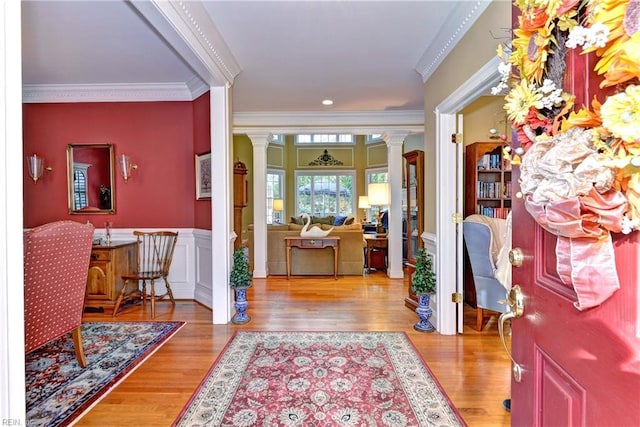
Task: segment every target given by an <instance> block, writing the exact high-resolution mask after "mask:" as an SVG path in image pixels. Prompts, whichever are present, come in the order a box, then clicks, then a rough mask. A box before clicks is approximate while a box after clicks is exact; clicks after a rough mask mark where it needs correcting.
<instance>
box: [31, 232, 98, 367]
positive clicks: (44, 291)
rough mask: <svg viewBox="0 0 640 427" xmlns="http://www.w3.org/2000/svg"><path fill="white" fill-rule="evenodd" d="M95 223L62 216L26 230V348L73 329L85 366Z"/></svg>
mask: <svg viewBox="0 0 640 427" xmlns="http://www.w3.org/2000/svg"><path fill="white" fill-rule="evenodd" d="M92 242H93V226H91V225H86V224H81V223H79V222H75V221H57V222H52V223H49V224H44V225H41V226H39V227H36V228H33V229H31V230H29V231H27V232H25V235H24V323H25V352H27V353H28V352H30V351H32V350H35V349H37V348H39V347H41V346H43V345H44V344H46V343H48V342H49V341H51V340H53V339H55V338H58V337H60V336H62V335H64V334H66V333H68V332H70V331H73V345H74V348H75V353H76V357H77V359H78V363H79V364H80V366H82V367H85V366H87V361H86V359H85V357H84V352H83V348H82V332H81V326H82V311H83V307H84V294H85V291H86V288H87V272H88V271H89V260H90V258H91V245H92Z"/></svg>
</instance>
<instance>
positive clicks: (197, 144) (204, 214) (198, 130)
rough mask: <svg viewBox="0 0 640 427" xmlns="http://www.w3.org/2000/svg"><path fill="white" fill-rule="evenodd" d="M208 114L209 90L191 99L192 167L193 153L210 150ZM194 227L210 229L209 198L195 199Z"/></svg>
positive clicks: (209, 113) (209, 110)
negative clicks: (193, 150) (193, 99)
mask: <svg viewBox="0 0 640 427" xmlns="http://www.w3.org/2000/svg"><path fill="white" fill-rule="evenodd" d="M210 116H211V104H210V96H209V92H207V93H205V94H204V95H202V96H201V97H200V98H198V99H196V100H195V101H193V147H194V149H195V152H194V156H193V164H194V168H195V154H201V153H205V152H207V151H211V127H210V126H209V122H210V120H211V119H210ZM194 175H195V172H194ZM194 179H195V178H194ZM194 185H195V183H194ZM212 190H214V191H215V185H214V186H213V187H212ZM194 191H195V190H194ZM194 197H195V196H194ZM194 227H195V228H200V229H203V230H211V200H196V202H195V225H194Z"/></svg>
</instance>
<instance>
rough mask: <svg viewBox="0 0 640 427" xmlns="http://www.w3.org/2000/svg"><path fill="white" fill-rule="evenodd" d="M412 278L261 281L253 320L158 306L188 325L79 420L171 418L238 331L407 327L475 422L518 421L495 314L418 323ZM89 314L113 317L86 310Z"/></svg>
mask: <svg viewBox="0 0 640 427" xmlns="http://www.w3.org/2000/svg"><path fill="white" fill-rule="evenodd" d="M407 286H408V283H407V280H406V279H405V280H402V279H388V278H387V277H386V275H385V274H384V273H382V272H371V273H370V274H368V275H365V276H344V277H339V279H338V280H334V279H333V278H332V277H313V278H309V277H292V278H291V280H287V279H286V277H284V276H282V277H280V276H277V277H272V278H268V279H254V281H253V288H251V289H250V290H249V292H248V300H249V309H248V311H247V313H248V314H249V315H250V316H251V321H250V322H249V323H247V324H245V325H233V324H229V325H212V324H211V311H210V310H209V309H207V308H205V307H203V306H201V305H200V304H198V303H195V302H193V301H178V302H177V304H176V307H175V308H172V306H171V304H170V303H168V302H159V303H158V304H157V305H156V320H183V321H186V322H187V324H186V325H185V326H184V327H183V328H182V329H181V330H180V331H179V332H178V333H177V334H176V335H175V336H174V337H173V338H172V339H171V340H169V341H168V342H167V343H166V344H164V345H163V346H162V347H161V348H160V349H159V350H158V351H157V352H156V353H155V354H153V355H152V356H151V357H150V358H149V359H148V360H147V361H146V362H145V363H144V364H142V365H141V366H139V367H138V369H137V370H136V371H135V372H133V373H132V374H131V375H129V377H127V378H126V379H125V380H124V381H123V382H122V383H121V384H120V385H118V386H117V387H116V388H115V389H114V390H113V391H111V393H110V394H109V395H107V397H105V398H104V399H103V400H102V401H100V402H99V403H98V404H97V405H96V406H95V407H94V408H92V409H91V411H90V412H89V413H87V414H86V415H85V416H84V417H83V418H82V419H80V420H79V421H78V423H77V424H76V425H79V426H100V427H110V426H145V427H146V426H170V425H171V423H172V422H173V421H174V419H175V418H176V417H177V415H178V414H179V413H180V411H181V410H182V408H183V407H184V405H185V404H186V403H187V401H188V400H189V398H190V397H191V395H192V393H193V392H194V390H195V389H196V388H197V387H198V385H199V383H200V381H201V380H202V378H203V377H204V376H205V374H206V373H207V371H208V370H209V368H210V367H211V365H212V364H213V362H214V360H215V359H216V357H217V356H218V355H219V353H220V352H221V350H222V349H223V348H224V346H225V344H226V343H227V341H228V340H229V338H230V337H231V336H232V335H233V333H234V332H236V331H239V330H243V331H264V330H273V331H278V330H281V331H285V330H288V331H328V330H331V331H374V330H375V331H405V332H407V334H408V336H409V338H410V339H411V341H412V342H413V343H414V345H415V346H416V348H417V349H418V351H419V352H420V354H421V355H422V357H423V359H424V360H425V362H426V363H427V365H428V366H429V368H430V369H431V371H432V372H433V373H434V375H435V376H436V377H437V379H438V381H439V382H440V384H441V385H442V387H443V388H444V390H445V391H446V393H447V394H448V396H449V397H450V399H451V401H452V402H453V404H454V405H455V406H456V408H457V409H458V411H460V413H461V414H462V417H463V418H464V420H465V422H466V423H467V424H468V425H469V426H478V427H480V426H492V427H493V426H508V425H510V421H511V417H510V415H509V413H507V412H506V411H505V410H504V409H503V408H502V400H503V399H505V398H507V397H509V388H510V363H509V358H508V356H507V355H506V353H505V351H504V349H503V348H502V344H501V342H500V338H499V336H498V331H497V323H496V322H497V317H495V316H494V317H492V318H491V319H490V320H489V323H488V324H487V325H486V326H485V328H484V329H483V331H482V332H478V331H476V330H475V329H473V328H474V327H475V326H474V325H475V311H474V310H471V309H465V328H464V333H463V334H461V335H456V336H443V335H440V334H438V333H421V332H416V331H414V330H413V324H414V323H416V321H417V316H416V314H415V312H413V311H411V310H410V309H408V308H406V307H405V305H404V296H405V295H406V291H407ZM149 319H150V308H149V307H148V306H147V307H146V308H142V307H140V306H134V307H130V308H127V309H126V310H124V311H123V312H122V313H121V314H120V315H118V317H116V318H115V320H116V321H137V320H149ZM84 320H85V321H112V317H111V316H110V315H108V316H104V315H100V314H93V313H91V314H85V318H84Z"/></svg>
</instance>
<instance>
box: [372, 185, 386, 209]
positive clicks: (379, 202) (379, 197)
mask: <svg viewBox="0 0 640 427" xmlns="http://www.w3.org/2000/svg"><path fill="white" fill-rule="evenodd" d="M367 193H369V204H370V205H371V206H384V205H388V204H389V183H388V182H374V183H371V184H369V187H368V191H367Z"/></svg>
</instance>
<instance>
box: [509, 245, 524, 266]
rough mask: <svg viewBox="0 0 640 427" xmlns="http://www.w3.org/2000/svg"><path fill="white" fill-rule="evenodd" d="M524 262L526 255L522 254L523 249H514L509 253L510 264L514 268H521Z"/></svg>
mask: <svg viewBox="0 0 640 427" xmlns="http://www.w3.org/2000/svg"><path fill="white" fill-rule="evenodd" d="M523 261H524V255H523V254H522V249H520V248H513V249H511V250H510V251H509V262H510V263H511V265H512V266H514V267H521V266H522V262H523Z"/></svg>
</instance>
